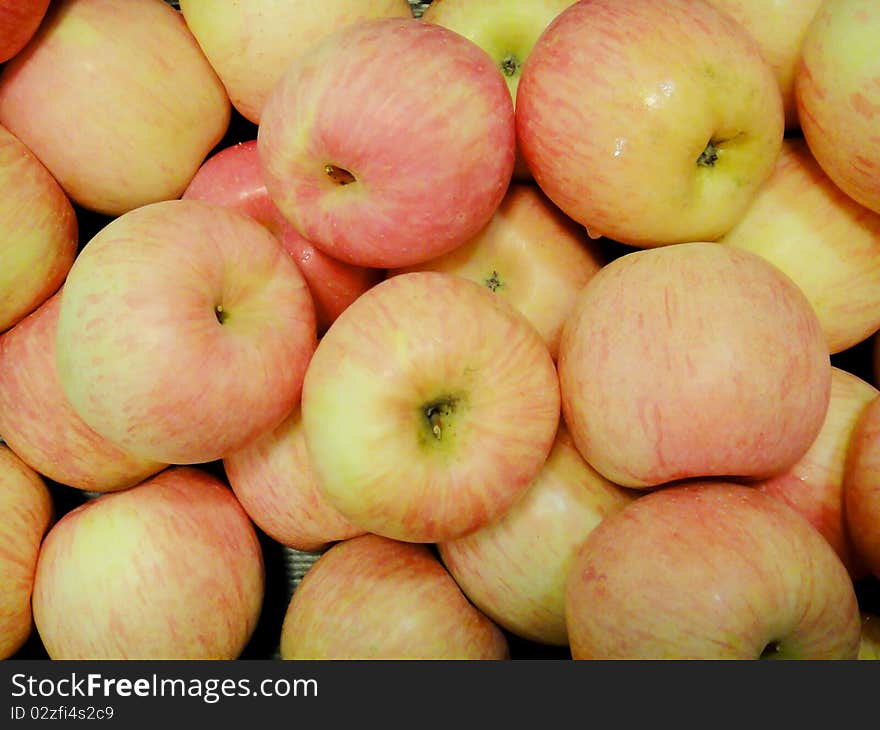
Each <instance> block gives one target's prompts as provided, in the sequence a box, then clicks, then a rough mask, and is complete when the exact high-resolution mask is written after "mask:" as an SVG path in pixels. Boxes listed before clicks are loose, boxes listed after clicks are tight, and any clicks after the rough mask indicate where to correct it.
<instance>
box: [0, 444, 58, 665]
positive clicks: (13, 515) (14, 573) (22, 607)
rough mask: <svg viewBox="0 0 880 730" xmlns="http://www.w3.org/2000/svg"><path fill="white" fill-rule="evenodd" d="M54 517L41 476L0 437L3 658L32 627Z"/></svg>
mask: <svg viewBox="0 0 880 730" xmlns="http://www.w3.org/2000/svg"><path fill="white" fill-rule="evenodd" d="M54 517H55V505H54V503H53V500H52V494H51V493H50V492H49V488H48V486H47V485H46V483H45V482H44V481H43V479H42V477H41V476H40V475H39V474H37V472H35V471H34V470H33V469H31V467H29V466H28V465H27V464H25V463H24V462H23V461H22V460H21V459H20V458H19V457H18V456H17V455H16V454H15V452H13V451H12V450H11V449H10V448H9V447H8V446H7V445H5V444H4V443H3V442H2V441H0V544H2V545H3V550H2V551H0V584H2V585H3V590H2V591H0V659H8V658H9V657H11V656H12V655H13V654H15V652H16V651H18V650H19V649H20V648H21V647H22V645H23V644H24V643H25V641H27V639H28V638H29V637H30V635H31V633H32V632H33V629H34V621H33V613H32V611H31V593H32V590H33V585H34V574H35V571H36V567H37V557H38V555H39V553H40V544H41V542H42V540H43V536H44V535H45V534H46V531H47V530H48V529H49V526H50V524H51V522H52V520H53V519H54Z"/></svg>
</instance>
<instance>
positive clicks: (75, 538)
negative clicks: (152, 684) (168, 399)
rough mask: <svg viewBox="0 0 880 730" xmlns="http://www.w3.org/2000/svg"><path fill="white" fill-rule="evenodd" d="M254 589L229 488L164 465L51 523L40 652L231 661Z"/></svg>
mask: <svg viewBox="0 0 880 730" xmlns="http://www.w3.org/2000/svg"><path fill="white" fill-rule="evenodd" d="M264 588H265V571H264V563H263V553H262V547H261V545H260V542H259V539H258V537H257V534H256V531H255V530H254V527H253V524H252V523H251V521H250V519H248V516H247V514H246V513H245V511H244V510H243V509H242V507H241V505H240V504H239V503H238V501H237V500H236V499H235V496H234V495H233V494H232V492H231V490H230V489H229V487H228V486H227V485H226V484H224V483H223V482H222V481H221V480H220V479H219V478H218V477H216V476H213V475H211V474H209V473H208V472H207V471H204V470H201V469H199V468H197V467H192V466H175V467H169V468H167V469H165V470H163V471H161V472H159V473H158V474H156V475H155V476H153V477H150V478H149V479H147V480H146V481H144V482H142V483H141V484H139V485H137V486H134V487H132V488H131V489H126V490H125V491H122V492H114V493H111V494H102V495H99V496H97V497H95V498H92V499H90V500H88V501H86V502H85V503H83V504H82V505H80V506H78V507H76V508H74V509H72V510H70V511H69V512H67V513H65V514H64V516H62V517H61V519H59V520H58V521H57V522H56V523H55V524H54V525H53V527H52V528H51V529H50V530H49V533H48V534H47V535H46V538H45V540H44V542H43V547H42V549H41V550H40V556H39V559H38V561H37V569H36V577H35V579H34V593H33V610H34V622H35V624H36V628H37V632H38V634H39V636H40V639H41V640H42V643H43V646H44V647H45V649H46V652H47V653H48V654H49V656H50V658H52V659H235V658H237V657H238V656H239V655H240V654H241V652H242V651H243V650H244V648H245V646H246V645H247V642H248V641H249V640H250V638H251V636H252V634H253V632H254V629H255V628H256V625H257V621H258V619H259V616H260V611H261V609H262V606H263V596H264Z"/></svg>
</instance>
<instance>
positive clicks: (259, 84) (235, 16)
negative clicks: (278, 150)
mask: <svg viewBox="0 0 880 730" xmlns="http://www.w3.org/2000/svg"><path fill="white" fill-rule="evenodd" d="M180 11H181V12H182V13H183V17H184V18H185V19H186V22H187V25H188V26H189V29H190V30H191V31H192V33H193V35H194V36H195V37H196V39H197V40H198V42H199V45H200V46H201V48H202V50H203V51H204V53H205V56H206V57H207V58H208V60H209V61H210V62H211V66H213V67H214V70H215V71H216V72H217V74H218V75H219V77H220V79H221V80H222V81H223V84H224V86H225V88H226V91H227V93H228V94H229V98H230V100H231V101H232V104H233V106H234V107H235V108H236V110H237V111H238V112H239V113H240V114H241V115H242V116H243V117H244V118H245V119H248V120H250V121H251V122H254V123H255V124H259V122H260V118H261V112H262V109H263V104H265V102H266V98H267V97H268V96H269V93H270V92H271V90H272V87H273V86H275V84H276V83H277V81H278V79H279V77H280V76H281V74H282V72H283V71H284V69H285V68H287V66H288V65H289V64H290V63H291V62H292V61H293V60H294V59H295V58H296V57H297V56H298V55H300V54H301V53H302V52H303V51H305V49H306V48H308V47H309V46H311V45H314V44H315V43H317V42H318V41H319V40H320V39H321V38H323V37H324V36H325V35H328V34H329V33H330V32H332V31H334V30H336V29H338V28H342V27H344V26H347V25H351V24H352V23H356V22H358V21H360V20H365V19H367V18H383V17H400V18H410V17H412V10H411V8H410V5H409V3H408V2H407V1H406V0H321V2H313V0H247V2H240V0H181V2H180Z"/></svg>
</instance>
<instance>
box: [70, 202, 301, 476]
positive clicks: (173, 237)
mask: <svg viewBox="0 0 880 730" xmlns="http://www.w3.org/2000/svg"><path fill="white" fill-rule="evenodd" d="M221 320H222V322H221ZM316 339H317V338H316V331H315V314H314V305H313V304H312V299H311V295H310V294H309V290H308V287H307V286H306V283H305V280H304V279H303V277H302V274H300V272H299V269H298V268H297V266H296V264H295V263H294V262H293V260H292V259H291V258H290V256H289V255H288V254H287V252H286V251H285V250H284V249H283V248H282V246H281V244H280V243H279V241H278V239H277V238H275V236H273V235H272V234H271V233H270V232H269V231H268V230H266V228H264V227H263V226H261V225H260V224H259V223H257V222H256V221H254V220H252V219H251V218H248V217H247V216H245V215H244V214H242V213H238V212H236V211H232V210H229V209H227V208H224V207H222V206H218V205H214V204H212V203H206V202H203V201H199V200H170V201H162V202H159V203H151V204H149V205H145V206H142V207H140V208H137V209H135V210H132V211H129V212H128V213H125V214H123V215H122V216H119V217H118V218H115V219H114V220H113V221H111V222H110V223H109V224H107V225H106V226H105V227H104V228H102V229H101V230H100V231H99V232H98V233H97V234H96V235H95V236H94V237H92V239H91V240H89V242H88V243H87V244H86V245H85V246H84V247H83V249H82V251H81V252H80V253H79V255H78V256H77V258H76V261H75V262H74V264H73V266H72V267H71V270H70V273H69V274H68V275H67V279H66V281H65V284H64V287H63V289H62V292H61V309H60V312H59V315H58V332H57V340H56V347H57V355H56V361H57V368H58V377H59V382H60V383H61V387H62V389H63V391H64V394H65V395H66V396H67V398H68V400H69V402H70V404H71V406H72V407H73V408H74V410H75V411H76V413H77V414H78V415H79V416H80V418H82V419H83V421H85V422H86V423H87V424H88V425H89V426H90V427H91V428H92V429H94V430H95V431H96V432H97V433H99V434H100V435H101V436H103V437H104V438H106V439H107V440H108V441H110V442H111V443H114V444H115V445H116V446H118V447H119V448H120V449H122V450H124V451H126V452H127V453H130V454H133V455H135V456H138V457H141V458H145V459H151V460H154V461H160V462H164V463H168V464H195V463H203V462H208V461H214V460H216V459H222V458H223V456H225V455H226V454H227V453H230V452H232V451H235V450H237V449H239V448H242V447H244V446H245V445H246V444H247V443H248V442H249V441H251V440H252V439H254V438H256V437H258V436H260V435H261V434H263V433H265V432H266V431H268V430H270V429H272V428H275V427H276V426H277V425H278V424H279V423H281V421H283V420H284V418H285V417H286V416H287V414H288V413H290V411H291V410H292V409H293V408H294V407H295V406H296V404H297V403H298V402H299V397H300V392H301V388H302V379H303V376H304V373H305V369H306V366H307V365H308V361H309V359H310V358H311V355H312V353H313V352H314V348H315V344H316Z"/></svg>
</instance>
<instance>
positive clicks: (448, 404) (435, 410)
mask: <svg viewBox="0 0 880 730" xmlns="http://www.w3.org/2000/svg"><path fill="white" fill-rule="evenodd" d="M454 410H455V399H454V398H441V399H439V400H436V401H432V402H431V403H429V404H428V405H426V406H425V407H424V408H423V413H424V414H425V418H426V419H427V421H428V426H429V427H430V429H431V434H432V435H433V436H434V438H435V439H436V440H437V441H441V440H442V439H443V419H444V418H446V417H447V416H449V415H451V414H452V412H453V411H454Z"/></svg>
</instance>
